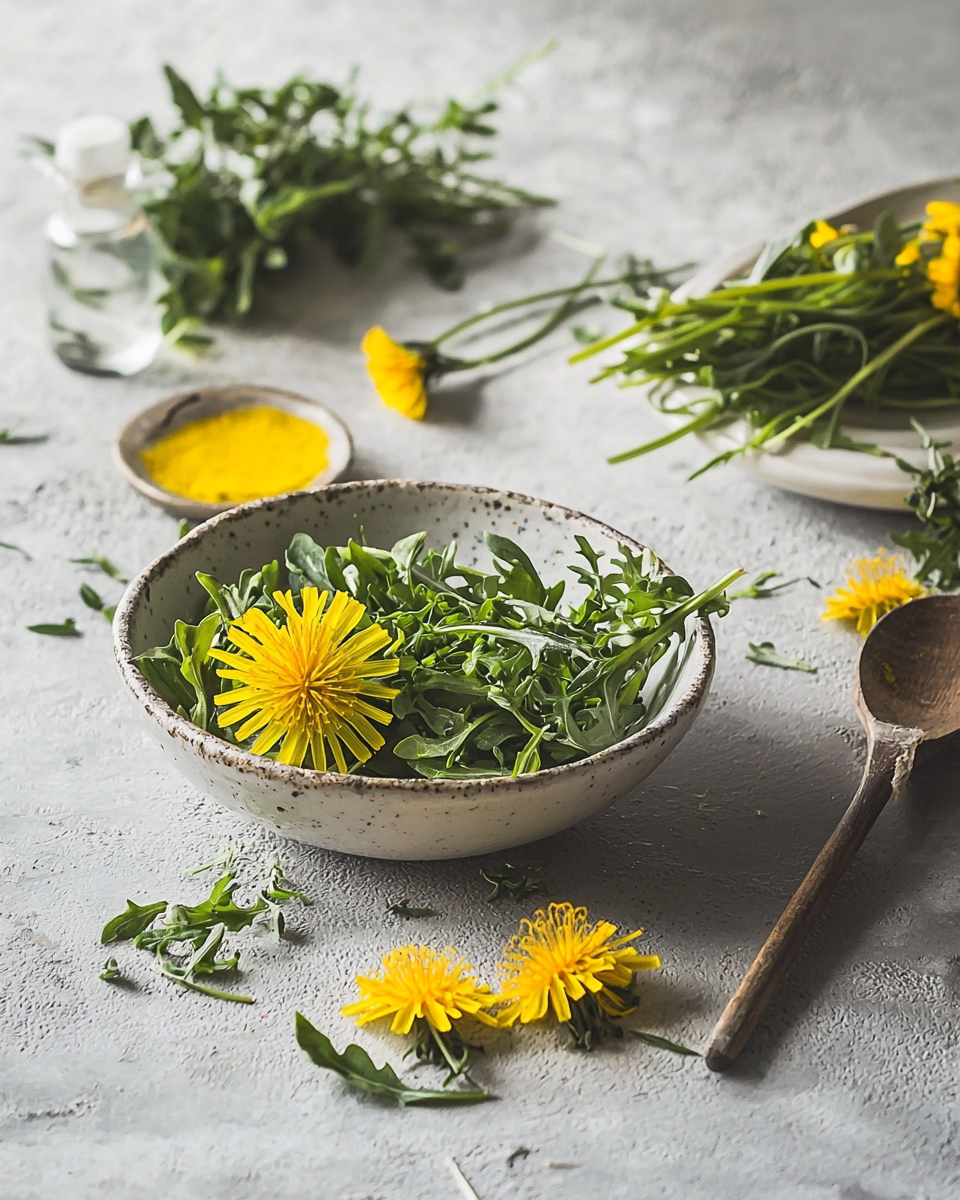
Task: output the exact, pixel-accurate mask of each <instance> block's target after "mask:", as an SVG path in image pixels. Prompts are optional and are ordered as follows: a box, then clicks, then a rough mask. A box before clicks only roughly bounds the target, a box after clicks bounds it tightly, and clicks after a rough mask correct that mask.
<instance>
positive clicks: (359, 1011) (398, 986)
mask: <svg viewBox="0 0 960 1200" xmlns="http://www.w3.org/2000/svg"><path fill="white" fill-rule="evenodd" d="M472 972H473V967H472V966H471V965H470V963H468V962H465V961H464V960H463V959H462V958H460V956H459V955H458V954H457V952H456V950H453V949H451V948H449V947H448V948H447V949H446V950H444V951H438V950H432V949H431V948H430V947H429V946H413V945H408V946H400V947H399V948H398V949H396V950H391V951H390V952H389V954H385V955H384V956H383V961H382V963H381V966H380V971H379V972H378V974H376V975H358V976H357V988H358V989H359V991H360V999H359V1000H357V1001H356V1002H355V1003H354V1004H347V1005H346V1006H345V1007H344V1009H343V1014H344V1016H347V1017H356V1018H357V1024H358V1025H367V1024H369V1023H370V1022H371V1021H377V1020H379V1019H380V1018H382V1017H392V1018H393V1020H392V1021H391V1024H390V1032H391V1033H399V1034H406V1033H409V1032H410V1030H411V1029H412V1027H413V1023H414V1021H415V1020H416V1019H417V1018H423V1019H424V1020H426V1022H427V1023H428V1024H429V1025H432V1026H433V1028H434V1029H436V1030H439V1032H441V1033H447V1032H448V1031H449V1030H450V1029H451V1027H452V1026H451V1022H452V1021H456V1020H458V1019H459V1018H460V1017H463V1016H471V1017H476V1018H477V1020H478V1021H482V1022H483V1023H484V1024H485V1025H494V1026H496V1025H498V1024H499V1022H498V1020H497V1018H496V1017H494V1016H492V1015H491V1014H490V1013H488V1012H486V1011H485V1010H486V1009H488V1008H490V1007H491V1006H492V1005H493V1004H494V1003H495V1002H496V999H497V997H496V996H494V994H493V993H492V992H491V990H490V988H489V987H488V986H487V985H486V984H485V983H478V982H477V980H476V978H475V977H474V976H473V974H472Z"/></svg>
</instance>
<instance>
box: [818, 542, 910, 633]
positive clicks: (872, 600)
mask: <svg viewBox="0 0 960 1200" xmlns="http://www.w3.org/2000/svg"><path fill="white" fill-rule="evenodd" d="M926 594H927V590H926V588H925V587H923V585H922V584H919V583H917V581H916V580H915V579H912V578H911V577H910V575H909V574H908V573H907V565H906V563H905V562H904V560H903V558H902V557H901V556H900V555H899V554H891V553H889V552H888V551H885V550H883V549H880V550H878V551H877V553H876V556H875V557H874V558H858V559H857V560H856V561H855V562H853V563H851V564H850V567H849V569H848V572H847V586H846V587H839V588H837V590H836V591H835V592H834V593H833V595H832V596H828V597H827V608H826V611H825V612H824V613H823V615H822V619H823V620H824V621H854V622H856V626H857V632H858V633H862V634H863V635H864V636H866V635H867V634H868V633H869V632H870V630H871V629H872V628H873V627H874V625H876V623H877V622H878V621H879V620H880V618H881V617H882V616H884V615H885V614H886V613H888V612H890V611H891V610H892V609H894V608H899V607H900V605H901V604H907V603H908V602H909V601H910V600H917V599H919V597H920V596H925V595H926Z"/></svg>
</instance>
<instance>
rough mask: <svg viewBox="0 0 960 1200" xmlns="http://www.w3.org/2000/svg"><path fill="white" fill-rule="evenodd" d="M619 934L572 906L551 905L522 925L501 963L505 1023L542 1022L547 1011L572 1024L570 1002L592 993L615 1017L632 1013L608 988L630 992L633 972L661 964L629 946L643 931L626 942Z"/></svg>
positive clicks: (582, 909)
mask: <svg viewBox="0 0 960 1200" xmlns="http://www.w3.org/2000/svg"><path fill="white" fill-rule="evenodd" d="M616 933H617V927H616V926H615V925H612V924H611V923H610V922H609V921H598V922H597V923H596V924H591V923H590V922H589V920H588V918H587V910H586V909H585V908H574V907H573V905H572V904H551V905H550V907H549V908H548V909H547V910H546V911H544V910H543V909H539V910H538V911H537V912H536V913H534V915H533V917H531V918H529V919H524V920H523V921H521V923H520V932H519V933H518V934H517V935H516V936H515V937H514V938H513V939H512V941H511V942H510V944H509V945H508V946H507V948H506V950H505V952H504V961H503V963H502V964H501V971H502V974H503V978H504V984H503V987H502V989H501V991H500V996H499V999H500V1000H505V1001H507V1006H506V1008H505V1009H503V1010H502V1011H501V1013H500V1022H501V1024H503V1025H512V1024H514V1023H515V1022H516V1021H518V1020H519V1021H521V1022H523V1024H527V1023H528V1022H530V1021H536V1020H539V1019H540V1018H541V1017H543V1016H546V1013H547V1008H548V1007H552V1009H553V1013H554V1016H555V1017H556V1019H557V1020H558V1021H569V1020H570V1018H571V1009H570V1002H571V1001H573V1002H574V1003H575V1002H576V1001H578V1000H580V999H582V998H583V997H584V996H585V995H586V994H587V993H588V992H590V993H592V994H593V995H594V996H595V997H596V1000H597V1003H598V1004H599V1005H600V1007H601V1008H602V1009H603V1010H604V1012H607V1013H609V1014H611V1015H612V1016H624V1015H625V1014H626V1013H628V1012H631V1011H632V1008H631V1007H629V1006H628V1005H626V1004H625V1003H624V1002H623V1000H622V999H621V998H620V997H619V996H617V995H616V994H615V993H614V992H612V991H611V990H610V988H611V987H615V988H618V989H620V988H627V987H629V986H630V984H631V983H632V982H633V974H634V972H635V971H650V970H654V969H655V968H656V967H659V966H660V959H659V958H658V957H657V955H656V954H638V953H637V951H636V949H635V948H634V947H633V946H631V945H630V943H631V942H632V941H634V940H635V939H636V938H638V937H640V935H641V934H642V933H643V930H642V929H637V930H635V931H634V932H633V933H628V934H626V935H625V936H624V937H617V936H616Z"/></svg>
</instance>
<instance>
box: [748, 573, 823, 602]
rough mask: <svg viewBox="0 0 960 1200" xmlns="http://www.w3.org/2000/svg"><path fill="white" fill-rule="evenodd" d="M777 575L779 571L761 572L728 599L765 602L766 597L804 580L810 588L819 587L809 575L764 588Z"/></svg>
mask: <svg viewBox="0 0 960 1200" xmlns="http://www.w3.org/2000/svg"><path fill="white" fill-rule="evenodd" d="M779 574H780V572H779V571H761V572H760V574H759V575H757V577H756V579H754V581H753V583H751V584H749V585H748V586H747V587H745V588H743V589H742V590H741V591H739V592H730V593H729V596H728V599H730V600H765V599H766V598H767V597H768V596H773V595H774V594H775V593H776V592H782V591H783V589H784V588H788V587H793V585H794V584H795V583H803V581H804V580H806V581H807V583H809V584H810V585H811V586H812V587H815V588H819V587H820V584H819V583H817V581H816V580H815V579H811V578H810V576H809V575H798V576H797V578H796V579H786V580H784V581H783V582H782V583H775V584H772V585H771V586H769V587H768V586H766V585H767V583H768V581H769V580H771V579H776V577H777V576H778V575H779Z"/></svg>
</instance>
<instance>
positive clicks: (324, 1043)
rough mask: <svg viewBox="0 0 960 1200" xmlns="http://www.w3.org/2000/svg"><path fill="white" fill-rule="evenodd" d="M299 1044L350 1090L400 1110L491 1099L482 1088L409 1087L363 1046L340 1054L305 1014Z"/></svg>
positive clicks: (300, 1017) (298, 1024) (298, 1031)
mask: <svg viewBox="0 0 960 1200" xmlns="http://www.w3.org/2000/svg"><path fill="white" fill-rule="evenodd" d="M296 1037H297V1045H298V1046H299V1047H300V1049H301V1050H303V1051H304V1053H305V1054H306V1055H307V1057H308V1058H309V1059H310V1061H311V1062H312V1063H314V1064H315V1065H316V1066H318V1067H323V1068H325V1069H326V1070H328V1071H335V1072H336V1073H337V1074H338V1075H339V1076H340V1077H341V1078H342V1079H345V1080H346V1081H347V1083H349V1084H350V1085H351V1087H355V1088H359V1089H360V1090H361V1091H364V1092H369V1093H370V1094H371V1095H374V1096H383V1097H386V1098H387V1099H390V1100H394V1101H396V1103H397V1104H398V1105H400V1106H401V1107H407V1106H412V1105H431V1106H434V1105H446V1104H478V1103H480V1102H481V1101H484V1100H490V1099H492V1097H491V1096H490V1093H489V1092H487V1091H484V1090H483V1089H482V1088H474V1089H471V1090H470V1091H446V1090H444V1089H431V1088H408V1087H406V1086H405V1085H404V1083H403V1082H402V1081H401V1079H400V1077H399V1076H398V1075H397V1073H396V1071H394V1069H393V1067H391V1066H390V1065H389V1063H385V1064H384V1065H383V1066H382V1067H375V1066H374V1065H373V1061H372V1059H371V1058H370V1055H369V1054H367V1052H366V1050H364V1049H363V1048H362V1047H361V1046H357V1045H355V1044H351V1045H349V1046H347V1048H346V1049H345V1050H344V1051H343V1053H342V1054H340V1053H338V1052H337V1051H336V1050H335V1049H334V1048H333V1043H332V1042H331V1041H330V1039H329V1038H328V1037H327V1036H326V1035H325V1034H323V1033H321V1032H320V1030H319V1029H315V1028H314V1027H313V1025H311V1024H310V1022H309V1021H308V1020H307V1018H306V1017H305V1016H304V1015H303V1014H302V1013H299V1012H298V1013H297V1014H296Z"/></svg>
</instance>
